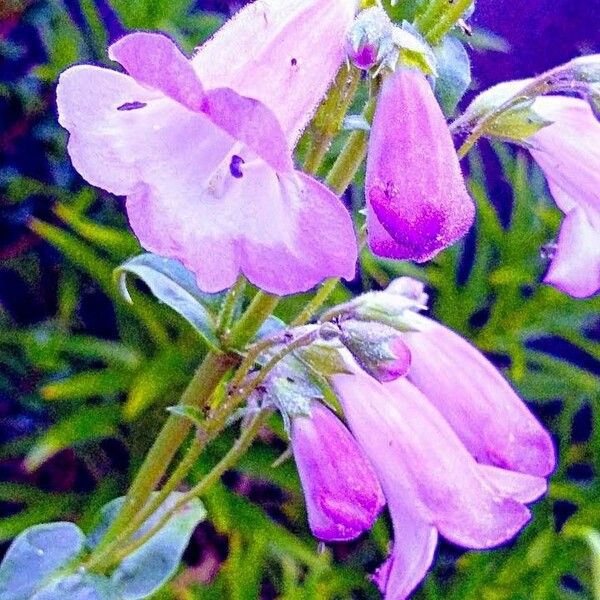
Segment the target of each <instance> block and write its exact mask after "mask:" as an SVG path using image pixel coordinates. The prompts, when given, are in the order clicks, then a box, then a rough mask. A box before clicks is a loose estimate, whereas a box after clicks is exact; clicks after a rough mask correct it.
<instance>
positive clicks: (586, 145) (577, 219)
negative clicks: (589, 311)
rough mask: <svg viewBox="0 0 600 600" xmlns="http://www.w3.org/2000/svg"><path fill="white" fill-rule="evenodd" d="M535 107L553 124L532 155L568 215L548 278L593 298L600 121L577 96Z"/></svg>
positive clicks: (599, 239) (599, 241)
mask: <svg viewBox="0 0 600 600" xmlns="http://www.w3.org/2000/svg"><path fill="white" fill-rule="evenodd" d="M533 108H534V110H535V112H536V113H538V114H539V115H540V116H541V117H542V118H543V119H545V120H548V121H552V124H551V125H548V126H547V127H543V128H542V129H541V130H540V131H538V132H537V133H536V134H534V135H533V136H532V137H531V138H529V140H528V142H529V143H530V144H531V145H532V148H531V154H532V156H533V158H535V160H536V161H537V163H538V164H539V165H540V167H541V168H542V170H543V171H544V174H545V175H546V179H547V180H548V186H549V188H550V192H551V193H552V196H553V197H554V200H555V201H556V204H558V207H559V208H560V209H561V210H562V211H563V212H564V213H565V215H566V216H565V220H564V221H563V224H562V226H561V229H560V234H559V237H558V246H557V249H556V253H555V255H554V258H553V260H552V263H551V265H550V269H549V270H548V273H547V274H546V277H545V281H546V282H547V283H550V284H552V285H554V286H556V287H557V288H558V289H560V290H562V291H563V292H566V293H567V294H571V295H572V296H575V297H576V298H584V297H586V296H591V295H592V294H595V293H596V292H598V290H600V123H599V122H598V121H597V119H596V118H595V117H594V114H593V113H592V110H591V108H590V106H589V104H588V103H587V102H585V101H584V100H580V99H578V98H567V97H564V96H545V97H541V98H538V99H537V100H536V101H535V103H534V106H533Z"/></svg>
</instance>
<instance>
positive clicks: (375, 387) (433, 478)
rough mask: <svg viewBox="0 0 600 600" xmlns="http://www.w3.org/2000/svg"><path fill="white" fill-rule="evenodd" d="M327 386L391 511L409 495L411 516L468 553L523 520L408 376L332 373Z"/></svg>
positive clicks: (504, 536)
mask: <svg viewBox="0 0 600 600" xmlns="http://www.w3.org/2000/svg"><path fill="white" fill-rule="evenodd" d="M333 385H334V388H335V390H336V392H337V394H338V397H339V399H340V402H341V404H342V407H343V409H344V414H345V415H346V418H347V420H348V424H349V426H350V429H351V431H352V433H353V434H354V436H355V438H356V439H357V441H358V442H359V444H360V445H361V446H362V448H363V449H364V451H365V453H366V455H367V456H368V458H369V459H370V461H371V463H372V464H373V466H374V468H375V470H376V472H377V475H378V477H379V481H380V482H381V486H382V488H383V492H384V494H385V497H386V499H387V501H388V503H389V505H390V506H393V505H394V503H395V502H396V501H397V499H396V498H397V496H399V497H400V498H407V499H408V498H409V499H410V501H411V502H412V503H413V507H414V509H413V511H414V515H415V517H416V518H418V519H420V520H422V521H424V522H425V523H426V524H428V525H430V526H435V527H436V529H438V531H439V532H440V533H441V534H442V535H443V536H444V537H446V538H448V539H449V540H451V541H452V542H454V543H456V544H459V545H461V546H465V547H468V548H490V547H493V546H496V545H498V544H501V543H503V542H505V541H507V540H508V539H510V538H511V537H513V536H514V535H515V534H516V533H517V532H518V531H519V530H520V529H521V528H522V527H523V526H524V525H525V524H526V523H527V521H528V520H529V518H530V513H529V511H528V510H527V508H526V507H525V506H523V504H521V503H520V502H517V501H515V500H514V499H512V498H509V497H505V496H503V495H502V494H501V493H500V492H499V491H498V490H497V489H494V488H493V487H492V486H491V485H490V484H489V483H488V481H487V479H486V478H485V477H484V476H483V475H482V473H481V472H480V470H479V466H478V465H477V463H476V462H475V460H474V459H473V457H472V456H471V455H470V454H469V452H468V451H467V450H466V449H465V447H464V446H463V445H462V443H461V442H460V440H459V439H458V437H457V436H456V434H455V433H454V431H453V430H452V428H451V427H450V426H449V425H448V423H447V422H446V421H445V420H444V418H443V417H442V415H441V414H440V413H439V412H438V411H437V410H436V409H435V408H434V406H433V405H432V404H431V403H430V402H429V401H428V399H427V398H426V397H425V396H424V395H423V394H421V393H420V392H419V391H418V390H417V389H416V388H415V387H414V386H413V385H412V384H411V383H409V382H408V381H407V380H406V379H397V380H396V381H393V382H391V383H387V384H385V385H384V384H380V383H378V382H377V381H375V380H374V379H372V378H370V377H369V376H367V375H365V374H361V373H360V372H358V371H357V372H356V373H355V374H348V375H345V374H344V375H336V376H334V378H333ZM375 432H376V434H375Z"/></svg>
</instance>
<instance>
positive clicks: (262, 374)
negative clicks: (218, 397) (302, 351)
mask: <svg viewBox="0 0 600 600" xmlns="http://www.w3.org/2000/svg"><path fill="white" fill-rule="evenodd" d="M317 337H318V332H317V331H309V332H308V333H305V334H304V335H301V336H300V337H298V338H296V339H295V340H294V341H293V342H291V343H289V344H287V345H286V346H284V347H283V348H281V350H279V352H277V353H275V354H274V355H273V356H272V357H271V359H270V360H269V361H268V362H267V364H266V365H265V366H264V367H262V368H261V370H260V371H259V372H258V374H257V375H256V377H254V378H253V379H251V380H250V382H249V384H248V385H245V386H243V387H242V388H240V389H239V391H238V392H236V393H237V394H239V395H241V396H242V398H243V399H245V398H247V397H248V396H249V395H250V394H251V393H252V392H253V391H254V390H255V389H256V388H257V387H258V386H259V385H260V384H261V383H263V382H264V381H265V379H266V378H267V376H268V374H269V373H270V372H271V371H272V370H273V369H274V368H275V367H276V366H277V365H278V364H279V363H280V362H281V361H282V360H283V359H284V358H285V357H286V356H288V354H291V353H292V352H293V351H294V350H297V349H298V348H302V347H303V346H308V345H309V344H312V342H314V341H315V339H316V338H317Z"/></svg>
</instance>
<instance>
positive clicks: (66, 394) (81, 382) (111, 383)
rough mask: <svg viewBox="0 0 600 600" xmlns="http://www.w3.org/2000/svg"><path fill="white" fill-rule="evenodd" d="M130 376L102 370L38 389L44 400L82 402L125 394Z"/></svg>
mask: <svg viewBox="0 0 600 600" xmlns="http://www.w3.org/2000/svg"><path fill="white" fill-rule="evenodd" d="M131 378H132V374H131V373H128V372H127V371H115V370H114V369H103V370H97V371H84V372H83V373H77V374H76V375H73V376H72V377H67V378H65V379H62V380H60V381H56V382H53V383H48V384H46V385H45V386H43V387H42V388H41V389H40V393H41V395H42V397H43V398H44V399H45V400H82V399H86V398H94V397H101V396H112V395H113V394H117V393H121V392H125V391H126V390H127V388H128V387H129V384H130V382H131Z"/></svg>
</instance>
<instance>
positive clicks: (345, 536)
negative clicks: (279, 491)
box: [291, 402, 385, 542]
mask: <svg viewBox="0 0 600 600" xmlns="http://www.w3.org/2000/svg"><path fill="white" fill-rule="evenodd" d="M291 439H292V449H293V451H294V457H295V459H296V465H297V466H298V473H299V475H300V481H301V482H302V488H303V490H304V496H305V499H306V508H307V511H308V521H309V525H310V528H311V530H312V532H313V534H314V535H315V536H316V537H318V538H320V539H322V540H325V541H330V542H333V541H343V540H351V539H354V538H356V537H358V536H359V535H360V534H361V533H362V532H363V531H366V530H367V529H369V528H370V527H371V526H372V525H373V523H374V522H375V519H376V518H377V515H378V514H379V512H380V511H381V509H382V508H383V506H384V504H385V500H384V498H383V492H382V491H381V487H380V486H379V482H378V480H377V477H376V476H375V472H374V471H373V468H372V467H371V464H370V463H369V462H368V460H367V458H366V457H365V455H364V453H363V451H362V450H361V448H360V446H359V445H358V444H357V443H356V441H355V440H354V438H353V437H352V435H351V434H350V432H349V431H348V430H347V429H346V427H345V426H344V425H343V424H342V422H341V421H340V420H339V419H338V418H337V417H336V416H335V415H334V414H333V413H332V412H331V411H330V410H329V409H327V408H325V407H324V406H323V405H322V404H320V403H318V402H313V403H312V406H311V414H310V416H296V417H293V419H292V426H291Z"/></svg>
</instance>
